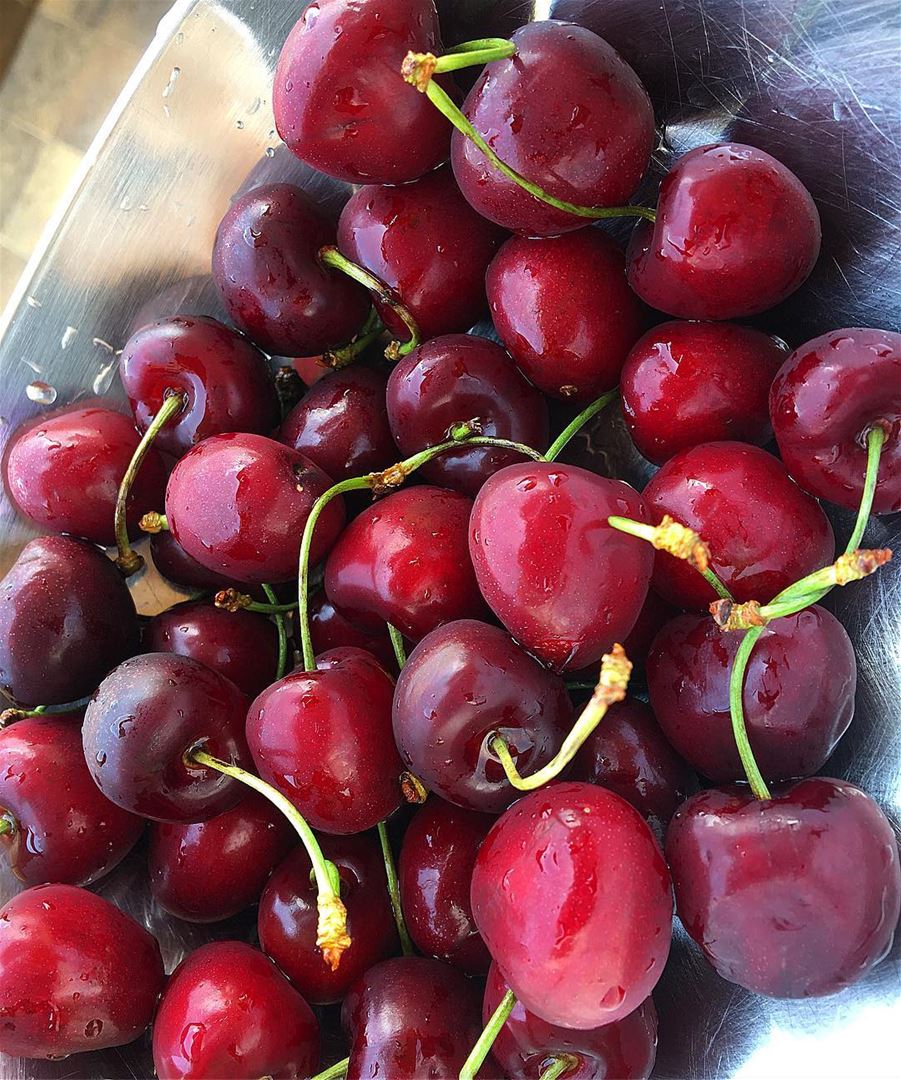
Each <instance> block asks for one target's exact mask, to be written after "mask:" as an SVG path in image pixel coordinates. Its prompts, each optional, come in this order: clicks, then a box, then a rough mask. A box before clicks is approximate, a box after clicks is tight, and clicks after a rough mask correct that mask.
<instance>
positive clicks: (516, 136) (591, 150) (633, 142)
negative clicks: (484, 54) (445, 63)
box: [451, 20, 654, 236]
mask: <svg viewBox="0 0 901 1080" xmlns="http://www.w3.org/2000/svg"><path fill="white" fill-rule="evenodd" d="M511 40H512V41H513V42H514V43H515V45H516V54H515V56H513V57H511V58H510V59H507V60H498V61H496V62H495V63H493V64H489V65H488V66H487V67H486V68H485V71H484V73H483V74H482V76H481V77H480V79H479V81H478V82H477V83H476V85H475V86H474V87H473V89H472V90H471V91H470V94H469V96H468V97H467V98H466V101H465V102H464V103H463V112H464V113H465V114H466V116H467V117H468V118H469V120H470V121H471V122H472V124H473V126H474V127H475V129H476V130H477V131H478V132H479V133H480V134H481V135H482V136H483V137H484V138H485V140H486V141H487V142H488V143H489V145H490V146H491V148H492V149H493V150H494V151H495V153H496V154H497V155H498V157H500V159H501V160H502V161H504V162H506V164H508V165H510V166H512V167H513V168H514V169H516V171H517V172H519V173H520V174H521V175H523V176H525V177H526V179H527V180H531V181H532V182H533V183H535V184H538V186H539V187H541V188H543V189H544V191H546V192H547V193H548V194H549V195H553V196H554V197H555V198H558V199H563V200H565V201H566V202H571V203H576V204H578V205H580V206H619V205H620V204H622V203H625V202H626V201H627V200H628V199H629V197H630V196H631V195H632V193H633V192H634V191H635V189H636V188H637V187H638V185H639V183H640V182H641V178H642V177H643V176H644V174H645V171H646V170H647V167H648V164H649V162H650V159H651V151H652V150H653V148H654V111H653V108H652V107H651V102H650V99H649V98H648V95H647V91H646V90H645V88H644V87H643V86H642V85H641V82H640V81H639V78H638V76H637V75H636V74H635V72H634V71H633V70H632V69H631V68H630V67H629V65H628V64H627V63H626V62H625V60H623V59H622V57H621V56H620V55H619V53H617V52H616V51H615V50H614V49H613V48H611V46H610V45H608V44H607V42H606V41H604V40H603V38H600V37H598V36H597V34H593V33H592V32H591V31H590V30H587V29H586V28H585V27H583V26H576V25H575V24H574V23H564V22H554V21H551V20H547V21H539V22H532V23H529V24H528V25H527V26H523V27H521V28H520V29H519V30H517V31H516V32H515V33H514V34H513V35H512V37H511ZM451 161H452V163H453V167H454V175H455V176H456V178H457V183H458V184H459V185H460V190H461V191H462V192H463V194H464V195H465V196H466V198H467V199H468V200H469V202H470V203H471V204H472V206H473V207H475V209H476V210H478V212H479V213H480V214H482V215H483V216H484V217H487V218H488V219H489V220H491V221H496V222H498V224H500V225H503V226H504V228H506V229H511V230H512V231H514V232H519V233H524V234H526V235H527V236H553V235H554V234H556V233H562V232H568V231H569V230H572V229H580V228H582V227H583V226H585V225H587V224H589V223H590V219H589V218H583V217H576V216H575V215H573V214H570V213H568V212H566V211H565V210H558V209H556V208H555V207H552V206H548V205H547V204H546V203H543V202H541V201H539V200H538V199H536V198H534V197H533V196H532V195H530V194H529V193H528V192H526V191H524V190H523V189H522V188H520V187H519V186H518V185H517V184H516V183H515V182H514V181H513V180H509V179H507V177H506V176H504V175H503V173H501V172H499V171H498V170H497V169H496V168H495V167H494V166H493V165H492V164H491V163H490V162H488V161H487V159H486V158H485V156H484V155H483V154H482V152H481V150H479V149H478V147H476V146H475V145H474V144H473V143H471V142H470V141H469V140H468V139H466V138H465V137H464V136H463V135H461V134H460V133H459V132H457V131H455V132H454V134H453V137H452V140H451Z"/></svg>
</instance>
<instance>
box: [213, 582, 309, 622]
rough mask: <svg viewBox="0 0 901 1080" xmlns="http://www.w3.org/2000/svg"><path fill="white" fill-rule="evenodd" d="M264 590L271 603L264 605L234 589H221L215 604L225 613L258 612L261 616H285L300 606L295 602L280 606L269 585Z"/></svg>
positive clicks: (215, 598)
mask: <svg viewBox="0 0 901 1080" xmlns="http://www.w3.org/2000/svg"><path fill="white" fill-rule="evenodd" d="M263 590H264V591H265V593H266V596H267V597H268V598H269V599H270V600H271V603H268V604H264V603H262V602H261V601H259V600H254V599H253V597H252V596H249V595H248V594H247V593H242V592H239V591H238V590H237V589H235V588H232V587H229V588H227V589H220V590H219V592H217V593H216V595H215V596H214V597H213V603H214V604H215V605H216V607H217V608H222V609H224V610H225V611H231V612H235V611H256V612H258V613H259V614H260V615H284V614H287V613H288V612H289V611H296V610H297V607H298V605H297V603H296V602H295V601H292V602H291V603H288V604H280V603H279V602H278V597H277V596H276V595H275V593H274V592H273V591H272V589H271V588H270V587H269V586H268V585H263Z"/></svg>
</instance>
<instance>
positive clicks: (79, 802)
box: [0, 716, 144, 885]
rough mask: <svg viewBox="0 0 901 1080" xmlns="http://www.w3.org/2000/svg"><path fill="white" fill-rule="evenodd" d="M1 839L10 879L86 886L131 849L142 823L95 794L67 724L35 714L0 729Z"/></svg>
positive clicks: (76, 730)
mask: <svg viewBox="0 0 901 1080" xmlns="http://www.w3.org/2000/svg"><path fill="white" fill-rule="evenodd" d="M0 761H2V762H3V772H2V773H0V817H5V818H6V819H7V821H9V822H10V823H11V825H12V828H11V831H10V832H8V833H6V834H5V835H3V836H0V851H2V852H3V854H4V855H5V857H6V859H7V861H8V862H9V864H10V866H11V867H12V871H13V873H14V874H15V875H16V877H17V878H19V880H20V881H24V882H25V884H26V885H42V884H44V882H47V881H56V882H65V883H68V884H70V885H87V884H89V883H90V882H92V881H96V880H97V878H100V877H103V875H104V874H107V873H109V871H110V870H112V868H113V867H114V866H116V864H117V863H119V862H120V861H121V860H122V859H124V858H125V856H126V855H127V854H128V853H129V851H131V849H132V848H133V847H134V845H135V844H136V843H137V840H138V837H139V836H140V835H141V832H142V831H143V828H144V822H143V821H142V820H141V819H140V818H138V817H135V816H134V815H133V814H128V813H126V812H125V811H124V810H121V809H120V808H119V807H118V806H114V805H113V803H111V802H110V801H109V799H107V798H105V797H104V796H103V795H101V793H100V791H99V790H98V789H97V785H96V784H95V783H94V781H93V780H92V779H91V774H90V773H89V772H88V768H87V766H86V765H85V761H84V753H83V752H82V749H81V730H80V727H79V725H78V724H77V723H73V721H72V720H71V719H68V718H66V717H58V716H34V717H26V718H24V719H23V720H19V721H17V722H16V723H15V724H12V725H11V726H10V727H8V728H5V729H4V730H2V731H0Z"/></svg>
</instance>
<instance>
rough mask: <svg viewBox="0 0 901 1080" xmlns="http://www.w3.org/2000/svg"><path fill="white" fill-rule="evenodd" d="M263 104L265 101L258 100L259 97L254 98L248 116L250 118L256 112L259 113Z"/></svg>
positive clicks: (248, 109)
mask: <svg viewBox="0 0 901 1080" xmlns="http://www.w3.org/2000/svg"><path fill="white" fill-rule="evenodd" d="M262 104H263V99H262V98H258V97H257V98H254V99H253V101H251V103H250V105H249V106H248V108H247V115H248V116H253V114H254V113H255V112H259V109H260V106H261V105H262Z"/></svg>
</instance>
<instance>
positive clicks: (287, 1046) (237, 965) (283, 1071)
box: [153, 941, 319, 1080]
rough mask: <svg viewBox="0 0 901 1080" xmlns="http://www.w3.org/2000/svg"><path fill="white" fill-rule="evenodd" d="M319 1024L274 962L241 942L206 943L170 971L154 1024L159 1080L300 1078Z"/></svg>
mask: <svg viewBox="0 0 901 1080" xmlns="http://www.w3.org/2000/svg"><path fill="white" fill-rule="evenodd" d="M318 1064H319V1023H318V1022H317V1020H316V1017H315V1016H314V1015H313V1011H312V1009H311V1008H310V1006H309V1005H308V1004H307V1003H306V1002H305V1001H304V999H303V998H302V997H301V996H300V994H298V993H297V991H296V990H295V989H294V988H293V987H292V986H291V984H290V983H289V982H288V980H287V979H286V978H285V977H284V975H282V973H281V972H280V971H279V970H278V968H277V967H276V966H275V964H273V963H272V961H271V960H270V959H269V958H268V957H267V956H264V955H263V954H262V953H261V952H260V951H259V950H258V949H254V948H253V946H251V945H245V944H244V942H243V941H213V942H210V943H209V944H208V945H202V946H201V947H200V948H199V949H196V950H195V951H194V952H192V953H191V954H190V955H189V956H187V957H186V958H185V959H184V960H182V962H181V963H180V964H179V966H178V967H177V968H176V969H175V971H174V972H173V973H172V977H171V978H170V979H169V983H168V985H167V987H166V992H165V993H164V994H163V998H162V1001H161V1002H160V1007H159V1010H158V1011H157V1014H156V1020H155V1021H154V1024H153V1065H154V1068H155V1070H156V1075H157V1076H158V1077H159V1078H160V1080H244V1078H245V1077H248V1076H270V1077H272V1080H304V1078H305V1077H309V1076H310V1075H312V1073H314V1072H315V1071H316V1069H317V1067H318Z"/></svg>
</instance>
